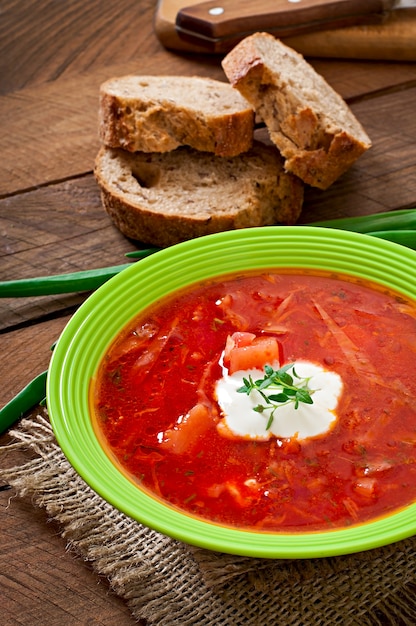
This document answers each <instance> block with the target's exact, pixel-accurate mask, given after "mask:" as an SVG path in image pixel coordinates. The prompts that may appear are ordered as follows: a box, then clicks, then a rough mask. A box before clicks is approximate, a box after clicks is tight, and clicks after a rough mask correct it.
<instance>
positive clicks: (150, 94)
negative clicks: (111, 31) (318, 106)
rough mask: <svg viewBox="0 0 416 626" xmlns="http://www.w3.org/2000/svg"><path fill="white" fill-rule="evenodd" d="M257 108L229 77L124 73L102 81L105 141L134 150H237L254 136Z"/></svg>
mask: <svg viewBox="0 0 416 626" xmlns="http://www.w3.org/2000/svg"><path fill="white" fill-rule="evenodd" d="M253 127H254V112H253V109H252V107H251V106H250V104H249V103H248V102H247V100H245V98H243V96H241V95H240V94H239V93H238V91H236V90H235V89H233V88H232V87H231V85H230V84H229V83H225V82H220V81H217V80H213V79H211V78H204V77H199V76H192V77H190V76H122V77H119V78H113V79H110V80H108V81H106V82H105V83H103V84H102V85H101V88H100V105H99V129H100V137H101V140H102V142H103V143H104V144H105V145H106V146H108V147H111V148H123V149H124V150H129V151H130V152H136V151H141V152H168V151H170V150H174V149H175V148H177V147H179V146H183V145H187V146H191V147H193V148H195V149H196V150H201V151H204V152H213V153H214V154H216V155H219V156H235V155H237V154H240V153H241V152H245V151H246V150H249V149H250V147H251V145H252V142H253Z"/></svg>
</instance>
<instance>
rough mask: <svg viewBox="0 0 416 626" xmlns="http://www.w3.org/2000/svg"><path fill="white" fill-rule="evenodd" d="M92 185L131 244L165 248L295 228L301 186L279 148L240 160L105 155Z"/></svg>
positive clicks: (261, 147) (185, 153) (256, 150)
mask: <svg viewBox="0 0 416 626" xmlns="http://www.w3.org/2000/svg"><path fill="white" fill-rule="evenodd" d="M95 177H96V180H97V182H98V185H99V187H100V189H101V195H102V202H103V205H104V208H105V209H106V211H107V212H108V214H109V215H110V216H111V218H112V220H113V222H114V224H115V225H116V226H117V228H118V229H119V230H120V231H121V232H122V233H123V234H124V235H126V236H127V237H130V238H132V239H136V240H139V241H142V242H144V243H147V244H152V245H155V246H160V247H165V246H169V245H172V244H175V243H179V242H180V241H184V240H186V239H191V238H194V237H200V236H202V235H208V234H210V233H215V232H219V231H224V230H232V229H237V228H246V227H251V226H264V225H270V224H275V223H283V224H293V223H295V222H296V220H297V219H298V217H299V215H300V212H301V209H302V202H303V183H302V181H301V180H300V179H299V178H297V177H296V176H293V175H292V174H287V173H286V172H285V171H284V169H283V160H282V158H281V156H280V155H279V153H278V151H277V150H276V149H275V147H274V146H266V145H265V144H263V143H261V142H255V144H254V145H253V148H252V149H251V150H250V151H248V152H245V153H244V154H242V155H239V156H235V157H222V158H218V157H216V156H215V155H213V154H212V153H208V152H200V151H196V150H193V149H192V148H187V147H182V148H178V149H177V150H174V151H171V152H167V153H156V152H153V153H145V152H136V153H130V152H127V151H125V150H121V149H112V148H106V147H102V148H101V150H100V152H99V153H98V155H97V158H96V163H95Z"/></svg>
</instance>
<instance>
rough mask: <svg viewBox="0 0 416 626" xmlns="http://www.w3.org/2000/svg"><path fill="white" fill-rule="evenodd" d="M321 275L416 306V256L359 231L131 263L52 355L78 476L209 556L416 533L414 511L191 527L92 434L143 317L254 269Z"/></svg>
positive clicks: (250, 237) (265, 240) (332, 550)
mask: <svg viewBox="0 0 416 626" xmlns="http://www.w3.org/2000/svg"><path fill="white" fill-rule="evenodd" d="M270 267H274V268H279V267H296V268H317V269H324V270H335V271H338V272H344V273H347V274H352V275H356V276H361V277H364V278H367V279H370V280H372V281H376V282H378V283H381V284H383V285H386V286H388V287H391V288H393V289H395V290H397V291H400V292H402V293H404V294H406V295H407V296H410V297H412V298H414V299H416V252H414V251H412V250H409V249H407V248H404V247H402V246H399V245H396V244H393V243H390V242H388V241H383V240H379V239H376V238H372V237H370V236H367V235H361V234H357V233H352V232H346V231H339V230H333V229H324V228H317V227H307V226H294V227H274V226H272V227H267V228H253V229H244V230H238V231H230V232H225V233H220V234H216V235H210V236H207V237H202V238H200V239H194V240H191V241H188V242H185V243H183V244H179V245H177V246H173V247H171V248H167V249H165V250H162V251H160V252H157V253H156V254H154V255H152V256H150V257H147V258H145V259H143V260H141V261H140V262H138V263H135V264H132V266H131V267H129V268H128V269H126V270H124V271H123V272H121V273H120V274H118V275H117V276H115V277H114V278H112V279H111V280H109V281H108V282H107V283H105V284H104V285H103V286H102V287H101V288H100V289H98V290H97V291H96V292H95V293H94V294H93V295H92V296H91V297H89V298H88V299H87V300H86V302H85V303H84V304H83V305H82V306H81V308H80V309H79V310H78V311H77V312H76V314H75V315H74V316H73V317H72V319H71V320H70V322H69V323H68V325H67V326H66V328H65V330H64V331H63V333H62V335H61V337H60V339H59V341H58V343H57V345H56V347H55V350H54V352H53V356H52V360H51V364H50V368H49V375H48V381H47V405H48V410H49V414H50V418H51V422H52V426H53V429H54V432H55V435H56V437H57V440H58V442H59V444H60V446H61V448H62V450H63V452H64V453H65V455H66V456H67V458H68V460H69V461H70V463H71V464H72V465H73V467H74V468H75V470H76V471H77V472H78V473H79V474H80V476H82V478H83V479H84V480H85V481H86V482H87V483H88V484H89V485H90V486H91V487H92V488H93V489H94V490H95V491H96V492H97V493H99V494H100V495H101V496H102V497H103V498H104V499H105V500H107V501H108V502H110V503H111V504H112V505H114V506H115V507H116V508H117V509H119V510H120V511H123V512H124V513H125V514H126V515H128V516H130V517H132V518H133V519H136V520H138V521H139V522H141V523H142V524H144V525H146V526H149V527H151V528H153V529H155V530H157V531H160V532H162V533H164V534H166V535H169V536H171V537H174V538H176V539H179V540H181V541H184V542H186V543H190V544H194V545H198V546H201V547H204V548H209V549H212V550H217V551H222V552H228V553H233V554H239V555H248V556H256V557H269V558H312V557H322V556H331V555H340V554H347V553H352V552H358V551H361V550H368V549H371V548H375V547H378V546H381V545H386V544H388V543H392V542H395V541H398V540H401V539H404V538H406V537H409V536H411V535H413V534H414V533H415V532H416V504H412V505H411V506H409V507H407V508H405V509H402V510H400V511H399V512H397V513H395V514H392V515H390V516H389V517H386V518H383V519H379V520H377V521H374V522H371V523H366V524H363V525H359V526H354V527H351V528H347V529H343V530H332V531H325V532H314V533H305V534H299V533H296V534H287V533H282V534H279V533H276V534H274V533H273V534H270V533H256V532H253V531H244V530H236V529H232V528H226V527H224V526H220V525H216V524H212V523H209V522H206V521H201V520H199V519H196V518H193V517H191V516H189V515H186V514H185V513H181V512H180V511H178V510H175V509H173V508H172V507H170V506H168V505H166V506H165V505H164V504H163V503H161V502H160V501H158V500H156V499H155V498H153V497H151V496H150V495H149V494H147V493H145V492H144V491H142V490H141V489H140V488H139V487H138V486H136V485H134V484H133V483H132V482H131V481H130V480H129V479H128V478H126V477H125V476H124V475H123V474H122V473H121V472H120V471H119V470H118V469H117V467H116V466H115V465H114V464H113V463H112V462H111V460H110V458H109V457H108V456H107V455H106V453H105V452H104V450H103V449H102V447H101V446H100V443H99V442H98V440H97V437H96V435H95V433H94V430H93V427H92V424H91V418H90V410H89V402H88V393H89V386H90V381H91V378H92V377H93V376H94V374H95V372H96V370H97V367H98V364H99V362H100V360H101V358H102V356H103V355H104V353H105V351H106V349H107V348H108V346H109V344H110V343H111V342H112V340H113V339H114V337H115V336H116V335H117V334H118V332H119V331H120V330H121V329H122V328H123V327H124V326H125V325H126V324H127V323H128V322H129V321H130V320H131V319H132V318H133V317H134V316H135V315H136V314H137V313H138V312H140V311H141V310H142V309H143V308H145V307H147V306H148V305H150V304H152V303H153V302H154V301H156V300H158V299H160V298H162V297H163V296H165V295H166V294H168V293H171V292H173V291H175V290H176V289H178V288H181V287H184V286H186V285H189V284H192V283H195V282H197V281H200V280H202V279H206V278H210V277H214V276H216V275H221V274H225V273H230V272H235V271H242V270H252V269H257V268H270Z"/></svg>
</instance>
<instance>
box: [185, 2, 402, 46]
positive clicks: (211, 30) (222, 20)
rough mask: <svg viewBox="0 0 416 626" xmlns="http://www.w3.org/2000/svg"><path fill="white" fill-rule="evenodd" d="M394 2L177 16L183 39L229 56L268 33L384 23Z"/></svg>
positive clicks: (223, 8)
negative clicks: (255, 36)
mask: <svg viewBox="0 0 416 626" xmlns="http://www.w3.org/2000/svg"><path fill="white" fill-rule="evenodd" d="M396 4H397V1H396V0H366V2H362V0H257V2H256V3H255V5H254V8H253V2H252V0H238V1H235V0H234V1H233V0H218V1H215V0H209V1H208V2H201V3H198V4H196V5H192V6H188V7H184V8H182V9H180V10H179V12H178V13H177V16H176V32H177V34H178V35H179V37H181V38H182V39H184V40H186V41H188V42H190V43H194V44H197V45H200V46H203V47H205V48H206V49H207V50H209V51H211V52H227V51H228V50H230V48H231V47H233V46H234V45H235V44H236V43H237V42H238V41H240V40H241V39H243V38H244V37H246V36H248V35H250V34H252V33H254V32H257V31H266V32H269V33H271V34H273V35H274V36H276V37H279V38H280V37H289V36H294V35H300V34H303V33H309V32H314V31H319V30H327V29H333V28H342V27H346V26H353V25H359V24H375V23H382V21H383V19H384V18H385V15H386V13H387V12H388V11H390V10H391V9H393V8H394V6H395V5H396Z"/></svg>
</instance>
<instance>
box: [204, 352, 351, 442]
mask: <svg viewBox="0 0 416 626" xmlns="http://www.w3.org/2000/svg"><path fill="white" fill-rule="evenodd" d="M295 369H296V373H297V374H298V376H299V377H301V378H309V379H310V380H309V383H308V386H309V390H311V391H313V394H312V399H313V404H305V403H303V402H301V403H300V404H299V406H298V408H297V409H295V405H294V403H292V402H291V403H290V404H285V405H281V406H279V407H278V408H277V409H276V411H275V412H274V419H273V422H272V424H271V426H270V429H269V430H267V429H266V426H267V422H268V420H269V416H270V412H269V411H264V412H263V413H258V412H257V411H254V407H256V406H257V405H258V404H263V405H264V404H265V402H264V400H263V398H262V397H261V396H260V394H259V393H258V392H257V391H255V390H254V391H252V392H251V393H250V395H247V394H244V393H238V392H237V389H239V388H240V387H241V386H242V385H243V384H244V383H243V378H248V376H249V375H251V376H252V378H253V380H257V379H259V378H263V376H264V372H262V371H261V370H258V369H255V370H249V371H238V372H235V373H234V374H232V375H231V376H230V375H229V374H228V370H227V368H226V367H224V366H223V367H222V371H223V376H222V378H220V379H219V380H218V381H217V383H216V396H217V401H218V404H219V406H220V409H221V413H222V417H223V419H222V420H221V421H220V425H219V432H221V430H223V434H225V436H227V433H228V436H229V435H230V434H232V435H233V436H234V437H240V438H243V439H256V440H259V441H267V440H268V439H270V438H271V437H277V438H283V439H286V438H291V437H297V438H298V439H308V438H310V437H316V436H318V435H323V434H325V433H327V432H329V431H330V430H331V429H332V428H333V426H334V425H335V422H336V420H337V414H336V408H337V405H338V401H339V398H340V396H341V392H342V386H343V384H342V379H341V377H340V376H339V375H338V374H337V373H335V372H331V371H329V370H326V369H324V368H323V367H321V366H319V365H316V364H315V363H311V362H309V361H296V366H295ZM289 373H291V372H289ZM295 380H296V379H295ZM266 392H267V390H266ZM269 393H270V392H269Z"/></svg>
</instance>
